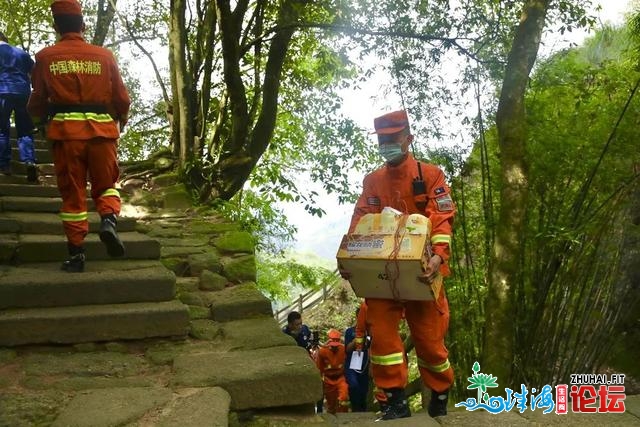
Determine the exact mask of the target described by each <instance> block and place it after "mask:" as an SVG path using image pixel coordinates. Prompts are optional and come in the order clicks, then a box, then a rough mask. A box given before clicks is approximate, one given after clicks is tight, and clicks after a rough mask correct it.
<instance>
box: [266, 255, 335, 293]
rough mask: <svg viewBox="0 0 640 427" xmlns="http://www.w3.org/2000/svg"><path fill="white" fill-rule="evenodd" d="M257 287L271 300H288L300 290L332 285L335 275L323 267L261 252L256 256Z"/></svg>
mask: <svg viewBox="0 0 640 427" xmlns="http://www.w3.org/2000/svg"><path fill="white" fill-rule="evenodd" d="M257 266H258V279H257V286H258V288H259V289H260V290H261V291H262V292H263V293H264V294H266V295H267V296H268V297H269V298H270V299H271V300H273V301H279V302H283V303H291V302H293V301H294V299H295V296H296V295H297V293H299V292H303V293H304V292H307V291H309V290H316V291H317V290H320V289H321V288H322V286H323V285H327V286H329V287H333V286H335V285H336V284H337V282H338V280H339V279H338V277H337V276H336V274H335V273H334V272H332V271H330V270H327V269H326V268H322V267H312V266H308V265H305V264H301V263H299V262H296V261H293V260H291V259H286V258H284V257H280V258H276V257H274V256H273V255H270V254H265V253H261V254H260V255H259V256H258V264H257Z"/></svg>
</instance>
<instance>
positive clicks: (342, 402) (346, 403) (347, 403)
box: [339, 400, 351, 406]
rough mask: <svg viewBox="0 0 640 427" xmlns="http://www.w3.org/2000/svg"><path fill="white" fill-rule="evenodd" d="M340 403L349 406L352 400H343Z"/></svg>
mask: <svg viewBox="0 0 640 427" xmlns="http://www.w3.org/2000/svg"><path fill="white" fill-rule="evenodd" d="M339 403H340V406H349V405H351V402H349V401H348V400H341V401H340V402H339Z"/></svg>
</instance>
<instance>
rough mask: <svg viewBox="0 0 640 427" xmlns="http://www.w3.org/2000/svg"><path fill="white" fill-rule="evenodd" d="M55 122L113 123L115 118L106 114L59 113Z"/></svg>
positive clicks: (54, 117) (55, 117) (54, 118)
mask: <svg viewBox="0 0 640 427" xmlns="http://www.w3.org/2000/svg"><path fill="white" fill-rule="evenodd" d="M51 120H54V121H58V122H64V121H65V120H92V121H94V122H100V123H109V122H113V117H111V116H110V115H108V114H106V113H57V114H56V115H55V116H53V119H51Z"/></svg>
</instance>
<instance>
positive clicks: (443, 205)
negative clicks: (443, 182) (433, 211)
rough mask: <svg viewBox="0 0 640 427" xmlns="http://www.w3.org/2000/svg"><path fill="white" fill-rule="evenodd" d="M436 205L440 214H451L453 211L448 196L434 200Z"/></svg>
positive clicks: (451, 202) (451, 201)
mask: <svg viewBox="0 0 640 427" xmlns="http://www.w3.org/2000/svg"><path fill="white" fill-rule="evenodd" d="M436 204H437V205H438V210H439V211H440V212H451V211H452V210H453V200H452V199H451V196H450V195H448V194H445V195H444V196H440V197H438V198H436Z"/></svg>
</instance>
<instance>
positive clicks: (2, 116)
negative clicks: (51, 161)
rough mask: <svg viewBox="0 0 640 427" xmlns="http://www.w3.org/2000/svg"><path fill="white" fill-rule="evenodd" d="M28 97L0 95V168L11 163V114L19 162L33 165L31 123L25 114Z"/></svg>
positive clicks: (34, 159) (34, 160)
mask: <svg viewBox="0 0 640 427" xmlns="http://www.w3.org/2000/svg"><path fill="white" fill-rule="evenodd" d="M28 100H29V96H28V95H13V94H0V168H1V169H4V168H7V167H9V164H10V162H11V144H10V143H9V135H10V131H11V123H10V122H11V114H12V113H13V115H14V121H15V125H16V133H17V135H18V151H19V153H20V161H21V162H24V163H35V162H36V158H35V152H34V151H33V122H32V121H31V117H30V116H29V114H28V113H27V101H28Z"/></svg>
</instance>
